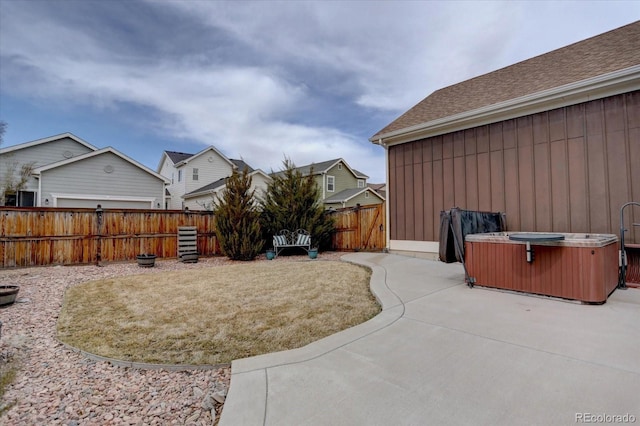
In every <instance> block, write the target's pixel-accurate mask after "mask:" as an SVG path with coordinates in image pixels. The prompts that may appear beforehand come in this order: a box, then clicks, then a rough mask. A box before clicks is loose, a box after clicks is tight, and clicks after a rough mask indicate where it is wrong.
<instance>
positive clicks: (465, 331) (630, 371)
mask: <svg viewBox="0 0 640 426" xmlns="http://www.w3.org/2000/svg"><path fill="white" fill-rule="evenodd" d="M404 319H406V320H408V321H413V322H417V323H420V324H427V325H430V326H432V327H438V328H442V329H444V330H450V331H455V332H458V333H462V334H466V335H469V336H474V337H479V338H481V339H486V340H491V341H492V342H497V343H503V344H505V345H509V346H515V347H518V348H521V349H528V350H532V351H535V352H540V353H543V354H547V355H552V356H557V357H559V358H564V359H567V360H571V361H578V362H583V363H586V364H590V365H596V366H598V367H603V368H609V369H612V370H617V371H622V372H625V373H631V374H634V375H638V376H640V372H638V371H633V370H627V369H625V368H620V367H616V366H613V365H609V364H602V363H599V362H593V361H589V360H586V359H582V358H576V357H572V356H569V355H564V354H560V353H557V352H551V351H547V350H544V349H539V348H535V347H533V346H526V345H522V344H519V343H515V342H509V341H507V340H500V339H496V338H495V337H490V336H484V335H482V334H477V333H473V332H470V331H467V330H462V329H459V328H454V327H446V326H444V325H442V324H435V323H432V322H429V321H422V320H419V319H416V318H411V317H409V316H405V317H404Z"/></svg>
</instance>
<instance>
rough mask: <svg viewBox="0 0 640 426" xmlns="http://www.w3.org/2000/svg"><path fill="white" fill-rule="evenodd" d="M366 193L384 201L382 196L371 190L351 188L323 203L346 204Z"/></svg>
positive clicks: (326, 199)
mask: <svg viewBox="0 0 640 426" xmlns="http://www.w3.org/2000/svg"><path fill="white" fill-rule="evenodd" d="M365 192H369V193H370V194H373V195H375V196H376V197H378V198H380V199H381V200H383V201H384V198H383V197H382V196H381V195H380V194H378V193H377V192H376V191H374V190H372V189H371V188H349V189H345V190H343V191H340V192H338V193H337V194H335V195H332V196H331V197H329V198H325V199H324V201H323V203H325V204H333V203H346V202H347V201H349V200H350V199H352V198H354V197H357V196H358V195H360V194H362V193H365Z"/></svg>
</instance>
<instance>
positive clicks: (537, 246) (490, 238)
mask: <svg viewBox="0 0 640 426" xmlns="http://www.w3.org/2000/svg"><path fill="white" fill-rule="evenodd" d="M524 234H525V233H520V232H495V233H489V234H471V235H467V236H466V238H465V266H466V269H467V273H468V275H469V277H470V279H471V280H472V282H473V283H474V285H480V286H485V287H493V288H500V289H505V290H514V291H520V292H525V293H532V294H540V295H545V296H553V297H560V298H564V299H572V300H579V301H581V302H586V303H604V302H606V301H607V297H608V296H609V294H611V293H612V292H613V290H615V288H616V286H617V284H618V244H617V242H618V237H617V236H616V235H613V234H554V235H556V236H558V235H562V236H563V237H564V238H563V239H561V240H558V238H556V240H555V241H552V240H551V238H549V240H548V241H544V237H545V235H543V233H536V232H527V233H526V234H527V235H524ZM544 234H547V233H544ZM510 237H511V238H516V239H518V240H519V241H518V240H514V239H510ZM536 237H541V239H542V240H543V241H539V239H537V238H536ZM527 238H530V240H528V241H529V244H527ZM528 246H529V247H530V253H529V254H528V253H527V247H528Z"/></svg>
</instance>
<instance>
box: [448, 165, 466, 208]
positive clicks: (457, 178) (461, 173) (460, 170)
mask: <svg viewBox="0 0 640 426" xmlns="http://www.w3.org/2000/svg"><path fill="white" fill-rule="evenodd" d="M465 167H466V163H465V161H464V157H455V158H454V159H453V194H451V195H452V198H453V205H452V206H451V207H460V208H462V209H467V208H468V206H467V180H466V171H465Z"/></svg>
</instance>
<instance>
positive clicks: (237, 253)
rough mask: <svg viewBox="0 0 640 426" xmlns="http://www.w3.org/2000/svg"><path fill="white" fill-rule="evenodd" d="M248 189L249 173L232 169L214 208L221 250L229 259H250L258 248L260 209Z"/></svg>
mask: <svg viewBox="0 0 640 426" xmlns="http://www.w3.org/2000/svg"><path fill="white" fill-rule="evenodd" d="M258 207H259V206H258V204H257V203H256V201H255V198H254V191H252V190H251V176H249V174H248V171H247V170H246V169H245V170H244V171H243V172H242V174H240V173H238V171H236V170H234V171H233V174H232V175H231V176H230V177H229V178H228V179H227V183H226V189H225V191H224V193H223V195H222V198H221V199H220V200H218V202H217V205H216V207H215V209H214V215H215V224H216V235H217V237H218V241H219V243H220V248H221V250H222V253H223V254H224V255H225V256H227V257H229V258H230V259H233V260H253V259H254V258H255V257H256V256H257V255H258V253H260V251H261V250H262V246H263V245H264V240H263V239H262V233H261V229H260V211H259V208H258Z"/></svg>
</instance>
